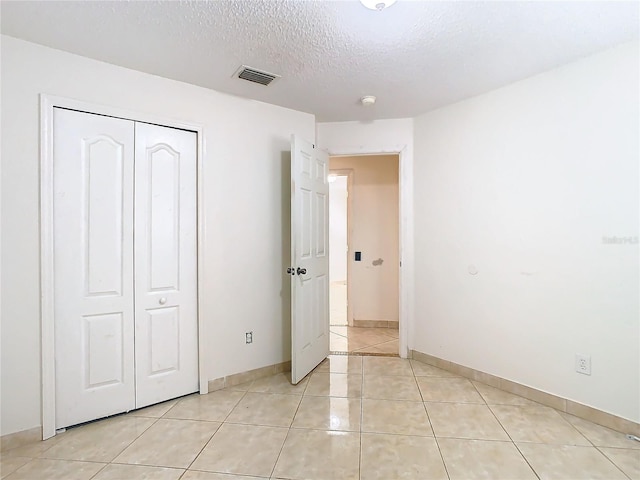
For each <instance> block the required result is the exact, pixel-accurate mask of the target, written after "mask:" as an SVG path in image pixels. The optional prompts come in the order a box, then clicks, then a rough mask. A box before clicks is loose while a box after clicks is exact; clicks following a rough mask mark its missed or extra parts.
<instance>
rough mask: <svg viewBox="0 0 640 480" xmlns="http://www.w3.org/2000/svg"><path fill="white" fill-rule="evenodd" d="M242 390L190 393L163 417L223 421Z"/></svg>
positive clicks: (242, 393) (239, 397) (240, 395)
mask: <svg viewBox="0 0 640 480" xmlns="http://www.w3.org/2000/svg"><path fill="white" fill-rule="evenodd" d="M243 395H244V392H235V391H229V390H217V391H215V392H211V393H209V394H207V395H199V394H195V395H190V396H188V397H186V398H183V399H182V400H180V401H179V402H178V403H177V404H176V405H175V406H174V407H173V408H172V409H171V410H169V411H168V412H167V413H165V415H164V417H163V418H178V419H184V420H205V421H208V422H224V420H225V419H226V418H227V415H229V413H231V410H233V407H235V406H236V405H237V404H238V402H239V401H240V399H241V398H242V397H243Z"/></svg>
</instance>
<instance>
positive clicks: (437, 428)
mask: <svg viewBox="0 0 640 480" xmlns="http://www.w3.org/2000/svg"><path fill="white" fill-rule="evenodd" d="M425 405H426V407H427V412H428V414H429V419H430V420H431V425H433V431H434V433H435V436H436V437H438V438H439V437H453V438H468V439H471V440H509V437H508V436H507V434H506V432H505V431H504V429H503V428H502V427H501V426H500V424H499V423H498V421H497V420H496V419H495V417H494V416H493V414H492V413H491V410H489V407H487V406H486V405H478V404H474V403H425Z"/></svg>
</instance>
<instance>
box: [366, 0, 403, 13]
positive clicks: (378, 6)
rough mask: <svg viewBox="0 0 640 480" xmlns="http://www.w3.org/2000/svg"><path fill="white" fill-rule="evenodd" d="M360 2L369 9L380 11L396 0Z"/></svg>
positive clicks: (367, 0)
mask: <svg viewBox="0 0 640 480" xmlns="http://www.w3.org/2000/svg"><path fill="white" fill-rule="evenodd" d="M360 3H361V4H362V5H364V6H365V7H367V8H369V9H371V10H378V11H379V12H380V11H382V10H384V9H385V8H388V7H390V6H391V5H393V4H394V3H396V0H360Z"/></svg>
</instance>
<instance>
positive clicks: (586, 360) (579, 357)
mask: <svg viewBox="0 0 640 480" xmlns="http://www.w3.org/2000/svg"><path fill="white" fill-rule="evenodd" d="M576 372H578V373H581V374H583V375H591V357H590V356H589V355H583V354H580V353H576Z"/></svg>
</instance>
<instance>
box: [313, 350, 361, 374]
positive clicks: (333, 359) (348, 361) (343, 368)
mask: <svg viewBox="0 0 640 480" xmlns="http://www.w3.org/2000/svg"><path fill="white" fill-rule="evenodd" d="M362 358H363V357H360V356H353V355H329V356H328V357H327V358H326V359H325V360H324V361H323V362H322V363H321V364H320V365H318V366H317V367H316V369H315V370H314V372H329V373H353V374H356V375H362Z"/></svg>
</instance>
